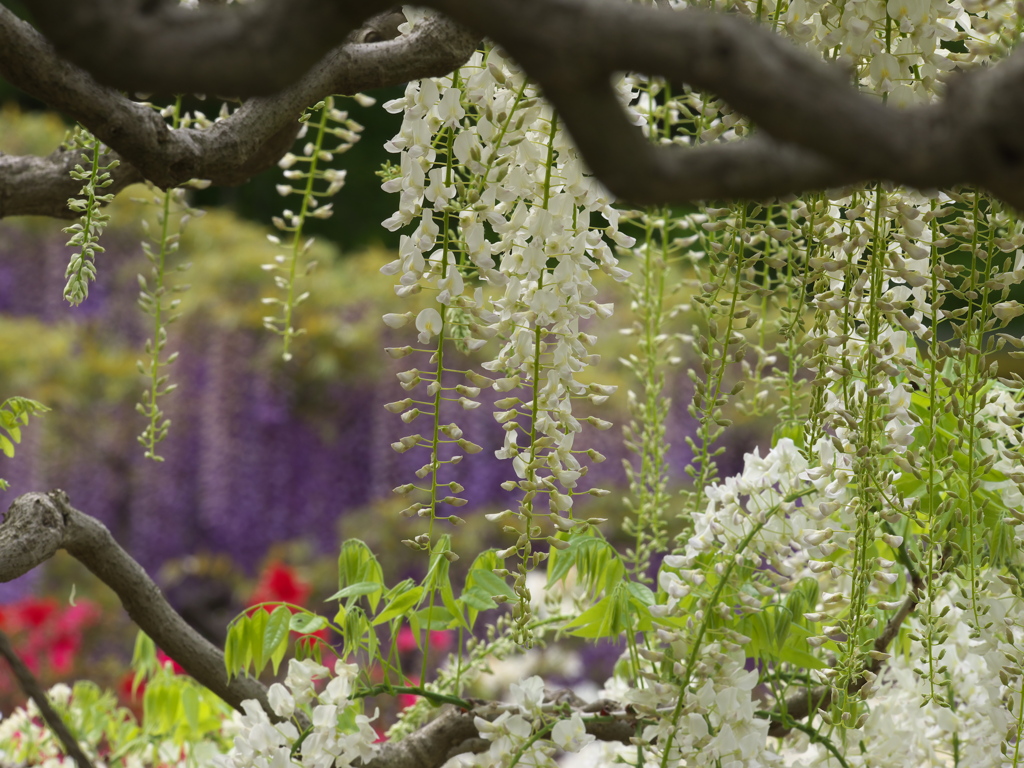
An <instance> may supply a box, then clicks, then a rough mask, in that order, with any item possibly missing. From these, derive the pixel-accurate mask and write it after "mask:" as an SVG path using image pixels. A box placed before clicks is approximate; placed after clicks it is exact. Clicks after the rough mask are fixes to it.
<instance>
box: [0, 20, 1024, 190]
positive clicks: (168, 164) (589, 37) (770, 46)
mask: <svg viewBox="0 0 1024 768" xmlns="http://www.w3.org/2000/svg"><path fill="white" fill-rule="evenodd" d="M423 4H424V5H426V6H429V7H432V8H434V9H436V10H438V11H440V12H442V13H444V14H445V15H447V16H448V17H449V18H451V19H452V20H454V21H455V22H458V23H459V24H463V25H465V26H467V27H468V28H470V29H472V30H473V31H474V32H475V33H476V34H477V35H479V36H486V37H489V38H491V39H493V40H495V41H497V42H498V43H500V44H501V45H502V46H503V47H504V48H505V49H506V50H507V51H508V52H509V53H510V54H511V56H512V57H513V58H514V59H516V60H517V61H518V62H519V63H520V64H521V65H522V66H523V67H524V68H525V69H526V71H527V72H528V73H529V74H530V76H531V77H533V78H534V79H535V80H536V81H537V82H539V83H540V84H541V86H542V87H543V88H544V90H545V93H546V95H547V96H548V97H549V98H550V99H551V101H552V103H553V104H554V106H555V108H556V109H557V110H558V112H559V113H560V114H561V116H562V117H563V119H564V121H565V123H566V125H567V126H568V127H569V130H570V132H571V133H572V134H573V136H574V138H575V140H576V142H577V144H578V146H579V148H580V151H581V153H582V155H583V157H584V159H585V160H586V161H587V163H588V164H589V165H590V167H591V169H592V170H593V171H594V173H595V174H596V175H597V176H598V177H599V178H600V179H601V180H602V181H604V182H605V184H606V185H607V186H608V187H609V188H610V189H611V191H612V192H614V193H615V194H617V195H618V196H620V197H622V198H623V199H626V200H628V201H630V202H633V203H636V204H648V203H669V204H672V203H683V202H692V201H694V200H700V199H737V198H763V197H766V196H773V195H783V194H788V193H799V192H806V191H812V190H821V189H827V188H830V187H837V186H845V185H847V184H850V183H854V182H863V181H869V180H887V181H892V182H896V183H899V184H905V185H909V186H913V187H917V188H923V189H930V188H950V187H953V186H956V185H960V184H974V185H979V186H982V187H985V188H987V189H988V190H989V191H991V192H992V193H994V194H995V195H997V196H998V197H1000V198H1001V199H1003V200H1004V201H1006V202H1008V203H1010V204H1011V205H1014V206H1017V207H1022V208H1024V136H1022V135H1021V133H1020V131H1019V130H1018V126H1019V125H1021V124H1024V52H1021V53H1017V54H1015V55H1013V56H1011V57H1010V59H1008V60H1007V61H1005V62H1002V63H1000V64H998V65H996V66H993V67H991V68H988V69H986V70H979V71H976V72H972V73H970V74H967V75H963V76H960V77H959V78H954V80H953V81H952V82H951V84H950V86H949V88H948V93H947V96H946V98H945V99H944V100H943V101H942V102H940V103H937V104H931V105H924V106H919V107H915V108H910V109H903V110H900V109H895V108H888V107H885V106H884V105H883V104H881V103H880V101H879V100H878V99H877V98H876V97H873V96H870V95H867V94H863V93H860V92H858V91H857V89H856V88H855V87H854V86H853V85H852V84H851V83H850V77H849V73H848V72H846V71H845V70H844V69H843V68H842V67H840V66H838V65H834V64H827V63H825V62H822V61H820V60H818V59H817V58H815V57H814V56H812V55H810V54H809V53H807V52H805V51H803V50H801V49H800V48H798V47H797V46H795V45H793V44H791V43H789V42H787V41H785V40H784V39H782V38H781V37H780V36H778V35H776V34H774V33H772V32H770V31H769V30H767V29H766V28H764V27H759V26H757V25H754V24H751V23H748V22H746V21H744V20H742V19H739V18H737V17H732V16H729V15H726V14H712V13H706V12H701V11H696V10H686V11H671V10H669V9H667V8H664V7H646V6H640V5H637V4H630V3H624V2H620V1H619V0H425V1H424V2H423ZM31 5H32V7H33V8H35V9H36V11H37V13H38V14H39V19H40V20H41V23H42V24H43V25H44V28H45V30H46V31H47V34H49V35H51V36H52V37H53V39H55V40H58V41H61V42H60V46H61V50H62V51H65V52H66V53H67V55H69V56H73V57H74V58H75V60H76V61H78V62H80V63H82V64H83V65H84V66H86V67H87V68H88V69H89V71H91V72H93V73H94V74H96V75H97V76H99V77H101V78H103V79H104V81H105V82H111V83H121V81H120V80H118V79H117V78H116V77H115V78H114V79H111V77H112V75H111V74H110V73H111V72H113V71H114V70H116V71H117V72H121V71H125V72H127V71H130V72H132V74H131V77H132V78H133V81H132V82H133V84H134V85H135V86H136V87H139V88H143V89H146V90H155V89H160V88H165V87H168V83H174V85H175V87H176V88H177V89H179V90H199V91H204V92H223V91H224V90H225V88H224V85H225V83H224V78H225V77H226V75H222V73H221V70H222V67H219V66H216V62H219V61H220V60H221V58H220V57H221V56H227V55H228V54H227V53H224V54H220V53H218V54H216V56H213V54H211V56H213V58H210V59H208V60H203V58H202V55H201V54H199V53H197V52H198V51H201V50H204V49H203V48H202V46H205V45H209V44H211V43H210V41H213V40H217V41H219V42H220V43H221V44H222V46H226V47H224V50H225V51H230V52H231V54H230V58H232V60H238V61H244V62H251V60H252V58H253V56H259V55H261V54H266V53H267V51H266V42H265V36H266V29H267V27H268V26H269V25H271V24H272V22H273V20H274V19H276V18H278V17H277V15H276V14H278V13H279V11H280V7H281V6H282V4H280V3H272V2H270V1H269V0H268V1H267V2H265V3H262V4H258V5H254V6H249V7H248V8H245V7H242V8H237V7H227V8H208V7H205V6H204V7H202V8H200V9H199V10H196V11H184V10H179V9H176V8H173V7H171V6H172V5H173V3H169V2H158V3H150V4H147V5H145V6H142V7H138V6H136V5H135V4H134V3H130V2H128V0H94V2H92V3H90V4H88V5H86V4H82V5H80V6H74V11H69V12H65V11H66V10H67V8H68V7H67V6H66V4H64V3H61V2H58V0H33V1H32V3H31ZM383 5H384V4H383V3H382V2H379V1H378V0H360V1H359V2H350V3H348V4H347V5H346V9H347V10H346V11H345V12H344V13H342V12H340V11H338V12H337V13H335V12H334V11H333V10H332V8H333V6H334V3H330V2H328V0H304V1H303V2H302V3H299V4H291V3H290V4H288V15H289V17H290V19H291V20H290V21H289V22H288V24H289V25H291V24H293V23H294V24H297V25H298V26H299V27H302V28H304V29H305V28H306V27H305V25H306V24H308V23H309V22H310V21H311V20H316V19H320V18H321V17H323V18H324V22H323V24H322V25H321V28H320V32H322V33H323V34H320V32H318V33H317V34H316V35H315V36H314V39H313V40H312V41H311V42H308V43H307V42H306V41H303V42H302V43H299V42H296V38H295V37H294V36H293V34H292V32H291V31H289V30H292V26H288V27H287V29H286V30H285V32H284V33H283V34H281V35H280V36H279V37H276V38H275V44H274V46H273V52H272V55H270V58H266V59H263V61H271V60H272V61H274V62H278V61H279V60H293V61H297V62H299V63H300V64H299V65H296V66H295V67H294V68H290V69H288V70H287V71H288V72H290V73H291V74H290V75H288V76H287V77H284V76H282V77H281V78H279V80H275V82H282V83H283V82H294V81H295V79H296V78H297V77H298V76H299V75H298V71H299V70H301V71H305V69H306V68H307V67H308V66H309V63H308V62H307V61H306V58H304V57H306V56H307V54H308V53H309V51H311V50H318V55H319V53H322V51H324V50H326V49H327V47H328V46H326V45H324V46H323V47H322V48H318V46H320V45H321V44H322V42H323V39H325V38H329V37H330V35H331V34H334V35H341V34H342V33H343V31H346V30H348V29H350V28H351V26H352V25H354V24H356V23H358V22H359V21H360V20H361V19H365V18H367V17H368V16H370V15H371V14H373V13H375V12H377V11H379V10H380V9H381V7H382V6H383ZM154 8H155V10H154ZM55 9H56V10H55ZM98 19H101V20H102V21H101V22H97V21H96V20H98ZM154 19H163V20H166V24H163V25H158V24H154V23H153V20H154ZM296 20H300V21H301V24H300V23H299V22H298V21H296ZM0 21H2V19H0ZM3 26H5V25H3V24H0V32H3ZM6 26H8V27H9V26H10V25H9V24H7V25H6ZM100 26H102V29H99V27H100ZM205 26H208V27H209V29H210V30H211V31H210V32H209V33H208V34H206V35H205V36H204V35H200V30H201V29H203V28H205ZM296 28H298V27H296ZM183 30H191V32H194V33H195V35H196V38H197V39H196V40H195V41H194V43H190V42H189V40H186V39H183V38H184V37H186V36H185V35H184V34H183ZM83 32H89V34H88V35H84V37H85V38H86V39H88V44H87V45H83V46H79V47H84V48H91V49H102V50H104V53H103V54H102V59H103V60H102V61H98V60H94V58H90V55H91V54H88V53H81V54H79V53H77V52H76V51H77V48H76V45H77V43H75V42H74V38H75V37H76V35H81V34H82V33H83ZM93 32H95V33H96V34H99V35H102V36H103V37H100V38H96V37H91V35H92V33H93ZM345 33H346V34H347V32H345ZM190 34H191V33H190ZM99 39H102V40H108V41H115V42H116V41H121V40H128V39H130V40H132V41H137V44H136V42H132V43H131V44H130V45H129V44H127V43H126V44H125V45H123V46H122V45H120V43H118V44H114V43H111V44H110V45H106V46H104V45H97V43H96V41H97V40H99ZM335 39H336V40H340V37H336V38H335ZM395 43H396V45H395V46H394V47H392V48H388V49H386V50H385V49H381V50H380V53H381V54H383V55H386V57H387V63H386V67H387V68H388V69H389V70H391V71H397V70H398V69H401V70H402V76H403V77H406V78H412V77H420V76H424V75H427V74H435V73H436V72H435V71H432V70H431V68H430V67H427V66H426V65H424V64H423V62H422V61H419V60H417V59H416V57H417V55H425V54H424V53H423V50H424V49H416V50H418V51H419V53H414V52H413V48H414V46H411V45H409V44H404V45H403V44H401V43H400V42H399V41H395ZM380 45H383V44H380ZM174 46H180V48H179V49H177V50H180V51H183V52H186V53H185V55H183V56H181V57H178V56H175V55H172V51H173V50H175V49H174ZM299 49H301V51H300V50H299ZM347 50H348V56H349V57H351V58H349V57H342V58H340V59H338V58H336V59H335V62H336V64H337V65H338V66H343V67H344V68H345V71H346V72H349V73H351V72H354V68H355V67H356V66H357V65H358V63H359V61H363V60H368V58H372V56H373V53H371V52H370V51H367V50H361V49H360V46H359V45H353V46H351V47H350V48H349V49H347ZM149 51H152V53H150V52H149ZM5 54H7V55H6V56H5ZM14 55H15V54H13V53H8V52H7V51H5V50H4V46H0V72H2V71H3V69H4V62H3V59H4V58H7V59H10V58H11V57H12V56H14ZM268 55H269V54H268ZM38 56H39V55H38V54H37V55H36V58H35V59H33V58H31V57H28V58H26V57H25V56H24V54H17V58H18V59H19V61H21V62H24V61H35V60H38ZM96 56H99V54H96ZM42 58H43V60H46V61H48V62H49V63H48V66H50V65H51V64H52V61H53V60H54V59H55V56H54V54H53V53H52V52H51V53H50V54H47V55H46V56H44V57H42ZM328 58H330V56H329V57H328ZM154 62H159V64H158V65H157V64H155V63H154ZM24 66H25V65H24V63H22V68H24ZM54 66H55V65H54ZM62 66H64V67H66V68H67V67H72V65H70V64H67V63H66V62H65V63H63V65H62ZM320 66H323V64H321V65H320ZM381 66H385V65H384V64H381ZM154 67H155V68H156V69H158V70H159V71H158V72H156V71H153V69H154ZM8 68H9V65H8ZM50 68H52V66H51V67H50ZM250 71H251V73H252V76H251V77H249V78H248V79H246V78H245V77H244V73H241V72H236V73H234V74H232V75H231V77H233V78H235V79H234V80H232V81H231V85H232V87H233V89H234V90H235V91H236V92H238V93H248V94H251V93H265V92H267V91H272V90H274V89H273V88H269V89H267V88H263V87H262V86H263V84H264V83H266V82H269V81H267V80H265V79H263V76H262V74H261V73H262V71H263V69H262V68H261V67H257V68H255V69H252V70H250ZM284 71H286V70H283V69H278V68H277V67H276V66H275V72H278V73H280V72H284ZM621 71H638V72H642V73H645V74H649V75H654V76H662V77H665V78H667V79H669V80H670V81H671V82H674V83H686V84H689V85H691V86H693V87H695V88H698V89H702V90H706V91H710V92H712V93H714V94H716V95H718V96H720V97H722V98H723V99H725V100H726V101H727V102H728V103H729V104H730V105H731V106H732V107H733V108H735V109H737V110H739V111H740V112H742V113H744V114H746V115H747V116H748V117H749V118H750V119H751V120H752V121H753V122H754V123H755V125H756V126H757V127H758V128H759V131H760V132H759V134H757V135H755V136H753V137H751V138H748V139H744V140H740V141H734V142H729V143H714V144H709V145H704V146H700V147H682V146H667V147H666V146H660V147H659V146H652V145H651V144H650V143H649V142H647V141H646V140H645V139H643V137H642V136H641V134H640V132H639V130H638V129H637V128H636V127H635V126H631V125H629V124H628V122H627V120H626V118H625V116H624V115H623V113H622V109H621V106H620V105H619V104H618V103H617V101H616V98H615V95H614V91H613V90H612V88H611V85H610V78H611V77H612V76H613V75H615V74H616V73H618V72H621ZM310 74H312V73H309V74H307V76H306V77H308V76H309V75H310ZM174 78H178V79H177V80H175V79H174ZM72 79H73V78H72ZM385 79H386V78H382V77H378V78H376V80H374V78H368V79H366V80H364V81H362V83H361V84H360V87H362V88H368V87H371V84H372V82H374V81H375V82H381V83H382V82H383V81H384V80H385ZM395 81H396V80H395V79H394V77H392V78H391V82H395ZM121 84H123V83H121ZM186 85H187V86H188V87H187V88H186V87H185V86H186ZM50 90H51V91H52V89H50ZM228 90H232V89H228ZM72 91H74V92H76V93H79V95H80V97H81V98H82V99H84V100H86V101H89V102H90V103H94V97H95V91H94V89H89V88H84V89H79V88H77V87H76V88H72ZM319 95H320V96H322V95H323V94H319ZM48 96H49V98H48ZM40 97H41V98H43V99H44V100H46V101H48V102H49V103H51V104H53V105H54V106H55V107H57V108H58V109H66V107H64V106H61V104H60V101H61V100H60V99H59V98H53V97H54V94H53V93H52V92H51V93H49V94H44V95H42V96H40ZM318 97H319V96H318ZM121 106H122V107H123V108H124V109H127V108H126V107H124V105H121ZM265 108H269V103H265ZM87 111H88V110H87ZM96 111H97V110H96V109H94V110H92V112H91V113H89V114H87V113H85V112H83V113H82V114H80V115H75V114H74V113H73V112H70V111H69V114H72V115H73V116H75V117H76V119H79V120H80V122H82V123H83V124H84V125H86V127H88V128H90V130H93V132H94V133H95V134H96V135H97V136H100V138H101V139H102V140H103V141H104V142H105V143H107V144H108V145H109V146H110V147H111V148H113V149H114V150H116V151H117V152H119V153H120V154H121V155H122V156H123V157H124V158H125V159H126V160H127V161H128V162H130V163H132V164H137V163H142V162H143V161H144V159H145V157H144V155H143V154H142V153H141V152H140V151H137V150H138V145H146V146H147V147H151V146H152V145H153V144H154V143H156V144H162V143H167V144H170V145H171V146H172V147H173V148H174V151H170V149H168V150H167V151H165V152H162V153H159V154H158V155H155V156H151V157H152V160H151V161H150V162H149V163H148V166H147V167H140V168H139V169H140V170H141V171H142V173H143V175H145V176H146V177H147V178H151V179H153V180H155V181H157V183H160V184H163V185H169V184H170V183H173V181H172V180H174V179H180V178H181V174H182V173H183V172H184V171H183V170H181V169H183V168H185V167H188V168H189V169H190V170H193V171H197V170H199V169H200V167H201V166H204V168H203V169H204V170H206V171H214V170H218V163H217V162H215V161H213V160H210V161H209V162H201V161H200V160H198V159H197V157H198V156H200V155H209V156H211V157H212V156H214V155H217V154H218V153H224V152H225V149H224V144H225V143H226V142H229V141H230V138H229V137H228V134H230V136H231V137H236V138H237V139H238V141H237V143H236V147H238V148H246V151H248V152H249V153H251V152H252V149H251V147H249V146H248V144H247V142H248V141H250V139H251V136H252V134H251V133H248V132H247V131H248V129H243V128H241V127H238V128H236V127H234V126H233V125H231V124H228V125H225V126H224V128H222V129H221V130H220V132H219V133H218V134H217V135H216V139H214V138H212V137H209V138H200V137H199V136H196V135H192V134H187V138H186V137H185V136H183V137H182V138H181V139H174V140H170V139H168V138H167V134H168V129H166V128H161V127H159V126H155V124H154V123H153V118H152V117H151V118H138V119H133V120H132V121H131V123H132V124H131V125H129V124H128V123H126V122H125V121H123V120H120V119H119V120H118V121H117V123H118V128H117V130H113V129H112V130H109V131H107V130H105V129H106V128H107V125H106V122H107V120H105V119H104V118H105V117H107V113H106V112H105V111H104V110H102V109H100V110H99V111H100V112H101V113H103V114H100V115H97V114H96ZM225 122H228V121H225ZM243 122H245V121H244V120H241V119H240V120H239V121H238V123H243ZM154 132H155V133H154ZM104 134H105V135H106V137H105V136H104ZM179 144H180V145H185V146H179ZM243 154H244V152H243ZM220 159H221V160H223V155H221V157H220ZM233 163H234V164H233V168H235V169H240V168H243V167H245V166H243V165H242V164H240V163H239V162H238V160H237V158H236V159H235V160H234V161H233ZM159 166H162V168H161V167H159ZM248 170H249V169H248V168H246V169H245V170H244V171H238V172H236V173H234V174H230V173H226V172H224V171H223V169H222V168H220V171H221V173H223V176H222V178H225V179H228V178H232V179H238V177H239V176H241V175H244V173H247V172H248ZM190 175H191V176H202V177H204V178H210V179H211V180H213V181H214V182H215V183H220V182H218V176H217V174H216V173H211V172H207V173H191V174H190ZM224 183H228V182H224Z"/></svg>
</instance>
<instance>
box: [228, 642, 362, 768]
mask: <svg viewBox="0 0 1024 768" xmlns="http://www.w3.org/2000/svg"><path fill="white" fill-rule="evenodd" d="M357 672H358V670H357V668H356V666H355V665H354V664H345V663H344V662H341V661H339V662H338V663H337V664H335V667H334V675H333V676H332V675H331V673H330V670H328V669H327V667H325V666H323V665H322V664H317V663H316V662H315V661H313V660H311V659H306V660H303V661H297V660H295V659H292V660H291V661H289V662H288V675H287V677H285V680H284V684H281V683H274V684H273V685H271V686H270V690H269V691H268V693H267V698H268V699H269V701H270V706H271V708H272V709H273V710H274V714H275V715H277V716H278V717H280V718H285V719H284V720H282V721H280V722H273V721H271V719H270V717H269V715H268V713H267V712H265V711H264V710H263V708H262V707H261V706H260V704H259V702H257V701H255V700H253V699H248V700H246V701H244V702H243V703H242V707H243V709H244V710H245V711H244V713H235V715H234V718H233V720H232V721H231V723H229V724H226V727H225V732H226V733H229V734H233V736H234V748H233V749H232V750H231V751H230V752H229V753H228V754H227V755H225V756H222V757H220V758H218V759H217V760H215V761H214V762H213V763H212V765H213V766H215V767H216V768H285V767H286V766H302V768H347V766H350V765H359V764H360V763H365V762H366V761H368V760H371V759H372V758H373V756H374V755H375V754H376V752H377V749H378V747H377V745H376V742H377V740H378V736H377V732H376V731H375V730H374V728H373V726H372V725H371V723H372V721H373V720H374V719H375V718H376V714H375V715H374V717H368V716H366V715H365V714H362V712H359V711H355V712H354V714H353V713H350V712H349V710H350V709H353V708H354V709H355V710H358V709H359V705H358V704H354V703H353V701H352V699H351V696H352V692H353V687H354V683H355V679H356V675H357ZM327 678H330V679H329V682H327V684H326V685H325V686H324V687H323V690H321V691H319V692H318V691H317V681H319V680H325V679H327ZM299 711H302V712H304V713H305V714H306V715H307V716H308V720H309V725H308V726H307V727H306V729H305V730H304V731H302V732H301V733H300V730H299V728H298V727H297V726H296V723H295V722H294V721H293V718H294V717H295V715H296V713H297V712H299ZM349 715H352V716H349Z"/></svg>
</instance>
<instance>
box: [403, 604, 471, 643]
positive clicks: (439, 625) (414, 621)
mask: <svg viewBox="0 0 1024 768" xmlns="http://www.w3.org/2000/svg"><path fill="white" fill-rule="evenodd" d="M409 620H410V626H414V625H415V626H418V627H419V630H417V631H416V634H417V636H418V635H419V634H420V632H421V631H428V632H429V631H431V630H442V629H452V628H453V627H456V626H458V624H459V619H458V618H457V617H455V616H453V615H452V612H451V611H449V610H448V609H447V608H446V607H444V606H443V605H435V606H434V607H432V608H423V609H421V610H419V611H416V613H415V614H413V615H412V616H410V617H409Z"/></svg>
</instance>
